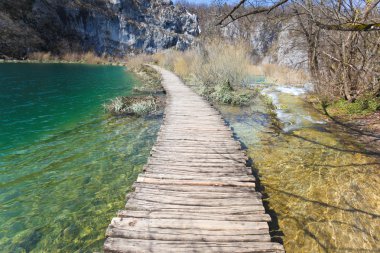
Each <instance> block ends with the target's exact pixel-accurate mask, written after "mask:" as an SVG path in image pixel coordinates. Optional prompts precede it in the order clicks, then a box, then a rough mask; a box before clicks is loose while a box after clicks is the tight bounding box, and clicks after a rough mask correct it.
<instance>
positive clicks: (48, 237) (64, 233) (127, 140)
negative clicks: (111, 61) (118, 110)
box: [0, 64, 161, 252]
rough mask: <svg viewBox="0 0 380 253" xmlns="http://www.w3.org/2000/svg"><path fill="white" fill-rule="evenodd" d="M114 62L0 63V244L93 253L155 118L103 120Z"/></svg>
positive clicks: (122, 81) (112, 89)
mask: <svg viewBox="0 0 380 253" xmlns="http://www.w3.org/2000/svg"><path fill="white" fill-rule="evenodd" d="M134 83H135V80H133V78H132V77H131V76H130V75H128V74H126V72H125V70H124V68H122V67H112V66H91V65H64V64H17V65H15V64H0V115H1V117H0V120H1V126H0V128H1V131H0V141H1V146H0V147H1V148H0V252H93V251H100V250H101V247H102V244H103V240H104V233H105V229H106V227H107V225H108V223H109V221H110V218H111V217H113V216H114V214H115V212H116V211H117V210H118V209H121V208H122V207H123V205H124V202H125V201H124V195H125V193H126V191H128V190H130V188H131V184H132V183H133V181H134V180H135V178H136V177H137V174H138V173H139V172H140V171H141V169H142V166H143V165H144V164H145V162H146V159H147V157H148V155H149V151H150V149H151V146H152V145H153V142H154V140H155V136H156V133H157V131H158V129H159V126H160V122H161V119H160V118H146V119H143V118H141V119H138V118H109V117H107V115H106V114H105V113H104V112H103V109H102V104H103V103H104V102H106V101H107V100H108V99H110V98H113V97H115V96H118V95H128V94H129V93H130V92H131V89H132V86H133V85H134Z"/></svg>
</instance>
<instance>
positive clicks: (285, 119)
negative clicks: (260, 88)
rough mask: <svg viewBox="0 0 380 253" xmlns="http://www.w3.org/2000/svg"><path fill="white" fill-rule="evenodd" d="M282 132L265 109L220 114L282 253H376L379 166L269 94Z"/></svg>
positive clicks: (258, 105)
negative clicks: (272, 218) (241, 148)
mask: <svg viewBox="0 0 380 253" xmlns="http://www.w3.org/2000/svg"><path fill="white" fill-rule="evenodd" d="M265 92H266V94H268V95H269V96H271V97H272V100H273V101H274V103H275V104H276V106H277V107H278V109H277V110H276V112H277V115H278V120H279V121H280V122H281V125H282V129H281V130H280V129H278V128H277V127H275V125H277V124H275V125H273V124H272V118H271V116H270V115H269V114H268V110H267V108H266V105H265V103H263V101H261V99H259V98H258V99H257V101H256V102H255V104H254V105H252V106H250V107H247V108H242V109H241V108H233V107H228V106H222V107H220V110H221V112H222V114H223V115H224V116H225V118H226V119H227V120H228V121H229V123H230V124H231V126H232V127H233V128H234V130H235V132H236V133H237V135H238V136H239V137H240V139H241V141H242V142H243V143H244V144H245V145H246V146H247V148H248V155H249V156H250V157H251V158H252V160H253V166H254V168H255V169H256V170H257V173H258V174H259V176H260V180H261V184H262V186H263V187H264V189H262V190H263V191H264V192H265V193H266V194H267V195H268V198H267V199H266V201H267V202H268V203H269V207H270V208H271V209H272V210H274V212H275V213H276V214H277V217H278V225H279V228H280V231H272V232H273V234H274V235H277V236H280V237H281V238H282V240H283V241H284V245H285V249H286V251H287V252H292V253H301V252H302V253H310V252H313V253H314V252H323V253H324V252H352V253H358V252H380V246H379V245H380V241H379V240H380V238H379V235H380V195H379V189H380V159H379V156H378V155H373V154H370V153H369V152H367V151H366V149H365V147H360V146H359V145H357V144H356V143H355V140H354V139H352V137H351V136H350V135H349V134H348V133H347V131H346V130H345V129H344V128H341V127H339V126H337V125H334V124H331V123H328V122H327V121H326V119H325V118H324V117H322V116H321V115H320V114H319V113H317V112H316V111H315V110H314V109H313V108H310V106H309V105H308V104H306V103H305V102H304V101H303V100H302V99H301V97H300V96H298V95H302V94H303V91H302V90H299V89H298V88H297V90H292V89H289V87H283V86H280V87H278V86H273V87H269V88H268V89H267V90H266V91H265Z"/></svg>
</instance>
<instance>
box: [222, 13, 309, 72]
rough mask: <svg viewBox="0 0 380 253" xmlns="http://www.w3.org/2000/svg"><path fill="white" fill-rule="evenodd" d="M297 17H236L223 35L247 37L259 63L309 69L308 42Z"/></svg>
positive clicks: (223, 29) (255, 59)
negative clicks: (245, 20) (247, 19)
mask: <svg viewBox="0 0 380 253" xmlns="http://www.w3.org/2000/svg"><path fill="white" fill-rule="evenodd" d="M296 26H297V24H296V22H295V21H294V20H287V21H284V22H268V21H260V20H259V21H258V20H255V21H254V22H250V23H248V24H247V23H245V24H244V23H242V22H239V21H236V22H234V23H231V24H230V25H228V26H226V27H224V28H222V35H223V36H224V37H226V38H229V39H232V40H236V39H245V40H247V41H248V42H249V44H250V45H251V48H252V57H253V59H254V61H255V62H256V63H264V64H266V63H272V64H279V65H283V66H287V67H291V68H296V69H307V51H306V42H305V40H304V38H303V37H302V36H300V34H299V33H296V32H295V31H296V30H297V27H296Z"/></svg>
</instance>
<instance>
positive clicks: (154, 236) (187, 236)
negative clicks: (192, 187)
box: [106, 227, 270, 242]
mask: <svg viewBox="0 0 380 253" xmlns="http://www.w3.org/2000/svg"><path fill="white" fill-rule="evenodd" d="M106 235H107V236H112V237H118V238H126V239H143V240H163V241H165V240H167V241H203V242H270V236H269V234H268V233H266V231H265V232H263V233H261V234H258V235H255V234H243V235H239V234H236V232H230V233H227V232H224V233H223V234H222V235H220V234H218V233H214V231H210V233H209V234H199V233H198V231H197V230H191V229H186V231H183V230H180V229H152V230H149V231H135V230H130V229H118V228H112V227H109V228H108V229H107V232H106Z"/></svg>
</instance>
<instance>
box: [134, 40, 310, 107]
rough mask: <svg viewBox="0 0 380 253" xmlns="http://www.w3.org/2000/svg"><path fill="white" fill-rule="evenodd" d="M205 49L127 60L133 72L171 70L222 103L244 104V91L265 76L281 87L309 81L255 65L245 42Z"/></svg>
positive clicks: (219, 42)
mask: <svg viewBox="0 0 380 253" xmlns="http://www.w3.org/2000/svg"><path fill="white" fill-rule="evenodd" d="M202 45H203V46H199V47H197V48H194V49H191V50H188V51H185V52H179V51H176V50H167V51H164V52H161V53H157V54H155V55H145V54H142V55H137V56H135V57H132V58H129V59H128V60H127V62H128V64H127V66H129V67H130V68H135V69H136V68H137V67H138V66H141V65H142V64H144V63H156V64H158V65H160V66H162V67H164V68H167V69H170V70H172V71H173V72H175V73H176V74H177V75H178V76H180V77H181V78H182V79H183V80H184V81H185V82H187V83H188V84H189V85H191V86H193V87H194V88H195V90H196V91H197V92H198V93H199V94H201V95H203V96H205V97H207V98H208V99H210V100H214V101H217V102H221V103H228V104H245V103H247V102H248V101H249V100H250V99H249V98H250V97H252V96H253V95H254V94H252V91H250V92H251V95H249V94H248V93H249V92H248V91H247V90H244V89H243V87H245V86H246V85H248V84H250V79H251V77H252V76H257V75H260V76H261V75H264V76H265V77H266V79H267V82H271V83H279V84H304V83H306V82H307V81H308V80H309V78H308V76H307V75H306V74H305V73H304V72H303V71H300V70H292V69H289V68H286V67H281V66H276V65H271V64H266V65H259V66H257V65H253V64H252V63H251V60H250V46H249V45H248V44H246V43H244V42H234V43H231V42H226V41H223V40H220V39H210V40H207V41H205V42H204V43H203V44H202Z"/></svg>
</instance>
